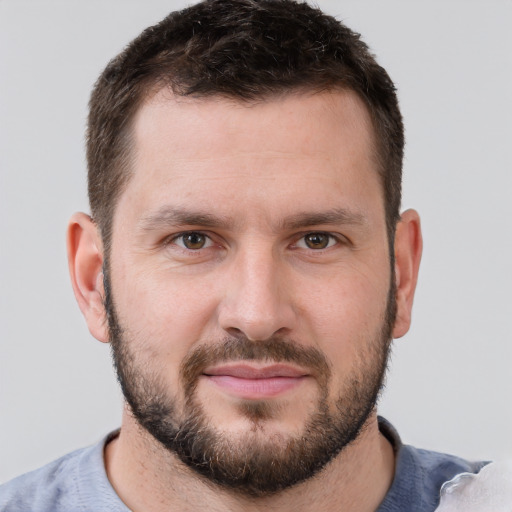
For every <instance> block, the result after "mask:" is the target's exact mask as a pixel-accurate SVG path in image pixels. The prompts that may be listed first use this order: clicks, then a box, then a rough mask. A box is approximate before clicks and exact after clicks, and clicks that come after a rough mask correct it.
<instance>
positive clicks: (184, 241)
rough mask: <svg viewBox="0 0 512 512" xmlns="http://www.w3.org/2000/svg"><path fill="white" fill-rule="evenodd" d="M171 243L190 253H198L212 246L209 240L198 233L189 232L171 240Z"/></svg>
mask: <svg viewBox="0 0 512 512" xmlns="http://www.w3.org/2000/svg"><path fill="white" fill-rule="evenodd" d="M173 242H174V243H175V244H176V245H178V246H179V247H183V248H184V249H188V250H190V251H198V250H200V249H205V248H206V247H210V246H211V245H212V241H211V239H210V238H209V237H208V236H206V235H204V234H203V233H200V232H198V231H189V232H188V233H182V234H181V235H178V236H177V237H175V238H174V239H173Z"/></svg>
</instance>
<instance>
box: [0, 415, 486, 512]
mask: <svg viewBox="0 0 512 512" xmlns="http://www.w3.org/2000/svg"><path fill="white" fill-rule="evenodd" d="M379 426H380V430H381V432H382V433H383V434H384V435H385V436H386V437H387V439H389V441H390V442H391V444H392V445H393V447H394V449H395V452H396V457H397V463H396V474H395V478H394V480H393V484H392V486H391V489H390V490H389V492H388V494H387V495H386V498H385V499H384V501H383V502H382V504H381V505H380V507H379V508H378V510H377V511H376V512H434V510H435V509H436V507H437V505H438V503H439V491H440V489H441V486H442V485H443V483H444V482H446V481H448V480H451V479H452V478H453V477H454V476H455V475H457V474H459V473H462V472H468V473H477V472H478V471H479V470H480V469H481V468H482V467H483V466H484V465H485V463H483V462H473V463H472V462H468V461H465V460H463V459H460V458H458V457H454V456H452V455H446V454H442V453H436V452H431V451H427V450H419V449H417V448H413V447H412V446H408V445H404V444H402V442H401V441H400V438H399V436H398V434H397V432H396V431H395V429H394V428H393V427H392V426H391V424H390V423H388V422H387V421H386V420H384V419H383V418H379ZM116 435H117V432H113V433H112V434H109V435H108V436H107V437H106V438H105V439H103V440H102V441H101V442H100V443H98V444H96V445H94V446H91V447H88V448H82V449H80V450H77V451H75V452H72V453H70V454H68V455H65V456H64V457H62V458H60V459H58V460H56V461H54V462H52V463H50V464H48V465H46V466H44V467H42V468H40V469H37V470H35V471H32V472H31V473H27V474H25V475H22V476H19V477H17V478H15V479H14V480H11V481H10V482H7V483H6V484H4V485H2V486H0V512H129V509H128V507H126V505H124V503H123V502H122V501H121V500H120V499H119V497H118V496H117V494H116V492H115V491H114V489H113V488H112V486H111V485H110V482H109V480H108V478H107V474H106V472H105V464H104V460H103V452H104V447H105V444H106V443H108V442H109V441H110V440H111V439H112V438H113V437H114V436H116Z"/></svg>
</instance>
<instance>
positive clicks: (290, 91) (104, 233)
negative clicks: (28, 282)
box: [97, 80, 394, 255]
mask: <svg viewBox="0 0 512 512" xmlns="http://www.w3.org/2000/svg"><path fill="white" fill-rule="evenodd" d="M139 87H140V89H139V91H140V92H139V95H138V97H137V98H136V101H135V102H134V103H133V105H132V109H131V111H130V112H129V114H128V116H127V119H126V121H125V124H124V126H123V129H122V130H121V132H120V134H119V138H120V144H121V145H122V146H123V148H124V151H123V155H122V156H121V157H120V158H119V159H117V161H114V162H112V164H113V165H114V166H116V167H117V168H118V171H119V174H120V176H121V179H120V185H121V186H120V187H119V188H118V190H116V192H115V195H114V197H113V204H112V205H111V207H110V209H111V214H110V215H108V216H107V219H106V220H107V222H104V225H103V226H101V225H100V226H98V227H99V229H100V236H101V239H102V243H103V247H104V251H105V253H106V255H108V254H109V253H110V248H111V244H112V238H113V233H114V232H113V226H114V220H115V215H116V212H117V207H118V204H119V201H120V199H121V196H122V195H123V193H124V192H125V191H126V188H127V187H128V185H129V183H130V181H131V179H132V176H133V175H134V172H135V171H134V169H133V164H134V157H135V149H136V148H135V146H136V140H135V136H134V135H135V124H136V121H137V118H138V115H139V114H140V112H141V111H142V109H143V108H144V106H145V105H147V104H148V103H150V102H151V101H152V100H153V99H154V98H155V97H156V96H157V95H158V94H160V93H161V92H163V91H166V92H167V93H168V94H169V97H172V98H174V99H177V100H178V101H179V100H180V99H183V100H185V101H187V100H189V99H191V100H193V101H199V102H200V101H208V100H216V99H219V100H224V101H226V102H228V103H232V104H234V105H246V106H255V105H258V104H262V103H266V102H271V101H276V100H277V101H279V99H280V98H289V97H290V96H309V95H311V96H316V95H319V94H322V93H343V92H348V93H352V94H355V95H356V97H357V98H358V99H359V100H360V101H361V103H362V105H363V107H364V108H365V109H366V112H367V114H368V117H369V133H370V148H371V159H372V161H373V163H374V165H375V171H376V172H377V175H378V178H379V181H380V188H381V194H382V199H383V205H384V216H385V220H386V233H387V236H388V242H389V245H390V253H391V254H392V252H393V251H392V249H393V246H394V243H393V242H394V240H393V238H394V237H393V234H394V230H393V231H392V229H391V228H390V226H389V219H388V206H389V205H388V198H387V197H386V190H385V179H386V166H385V162H384V158H383V156H384V155H383V151H384V149H383V148H382V147H381V146H382V141H381V137H380V135H379V130H378V128H377V119H376V118H375V114H374V112H373V109H372V108H371V105H370V104H369V102H368V101H367V99H366V98H365V97H364V95H362V94H361V93H360V92H359V91H357V89H355V88H354V87H351V86H350V84H343V83H335V84H332V85H330V86H317V87H315V86H314V85H297V86H295V87H294V86H291V87H287V88H284V87H283V88H281V89H278V90H276V91H270V92H266V93H262V94H258V95H257V96H256V97H254V98H244V97H240V96H237V95H235V94H229V93H224V92H218V91H212V92H211V93H203V94H199V93H194V94H180V93H179V92H176V91H175V90H174V88H173V86H172V85H171V84H169V83H162V80H156V81H155V80H153V83H152V84H151V83H150V84H149V85H148V84H144V83H142V84H139ZM97 224H98V223H97ZM102 228H106V229H102Z"/></svg>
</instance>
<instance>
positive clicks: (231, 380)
mask: <svg viewBox="0 0 512 512" xmlns="http://www.w3.org/2000/svg"><path fill="white" fill-rule="evenodd" d="M203 376H204V377H205V378H206V379H207V380H208V381H209V382H211V383H213V384H214V385H215V386H217V387H218V388H220V389H222V390H223V391H224V392H226V393H228V394H230V395H232V396H235V397H237V398H242V399H246V400H264V399H268V398H272V397H276V396H279V395H282V394H284V393H286V392H288V391H291V390H292V389H295V388H297V387H298V386H299V385H300V384H301V383H302V381H303V380H304V379H305V378H307V377H308V372H306V371H304V370H302V369H301V368H296V367H294V366H290V365H287V364H271V365H266V366H265V365H263V366H259V365H254V364H247V363H245V364H240V363H236V364H228V365H222V366H215V367H211V368H207V369H206V370H205V371H204V373H203Z"/></svg>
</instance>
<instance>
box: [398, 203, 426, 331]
mask: <svg viewBox="0 0 512 512" xmlns="http://www.w3.org/2000/svg"><path fill="white" fill-rule="evenodd" d="M422 250H423V240H422V236H421V226H420V218H419V215H418V213H417V212H416V211H415V210H407V211H405V212H404V213H403V214H402V216H401V218H400V221H399V222H398V224H397V229H396V234H395V279H396V303H397V313H396V319H395V324H394V327H393V338H400V337H401V336H403V335H404V334H405V333H406V332H407V331H408V330H409V326H410V325H411V311H412V303H413V299H414V292H415V290H416V282H417V280H418V272H419V267H420V261H421V253H422Z"/></svg>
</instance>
